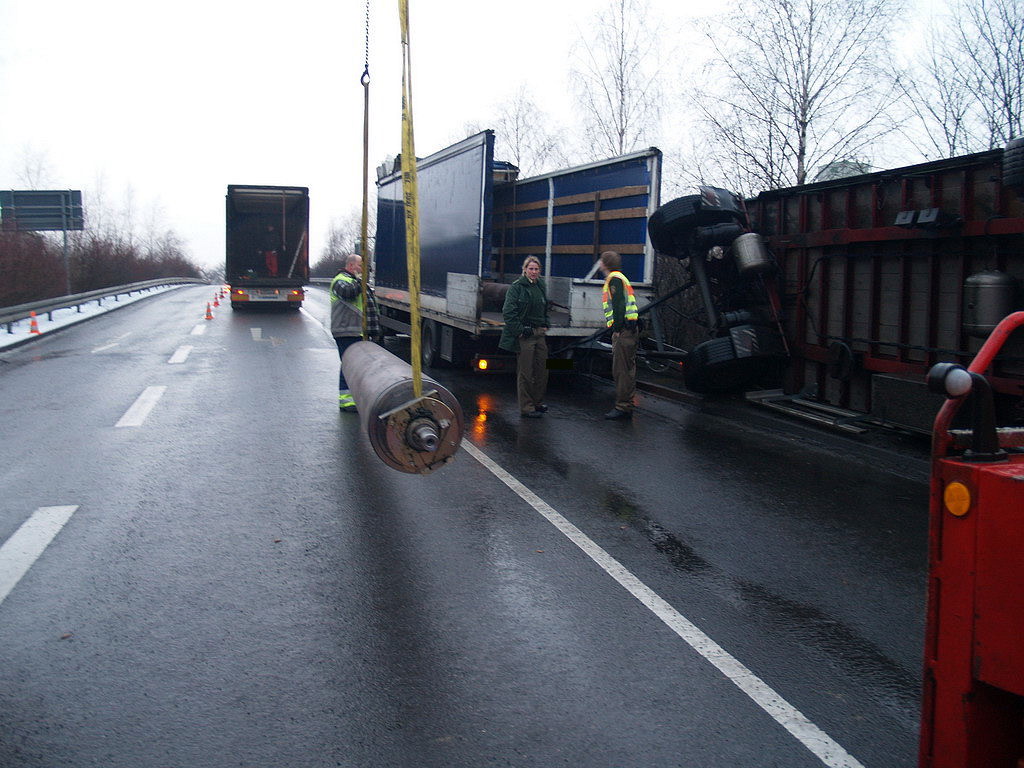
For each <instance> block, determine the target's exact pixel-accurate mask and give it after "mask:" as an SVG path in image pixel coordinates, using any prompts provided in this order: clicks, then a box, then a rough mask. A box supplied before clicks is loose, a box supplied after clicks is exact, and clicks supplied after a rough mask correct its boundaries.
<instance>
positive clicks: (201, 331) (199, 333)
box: [192, 325, 206, 336]
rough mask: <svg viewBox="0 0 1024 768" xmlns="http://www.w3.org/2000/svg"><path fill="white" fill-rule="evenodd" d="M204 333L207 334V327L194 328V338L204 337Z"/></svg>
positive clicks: (198, 326)
mask: <svg viewBox="0 0 1024 768" xmlns="http://www.w3.org/2000/svg"><path fill="white" fill-rule="evenodd" d="M204 333H206V326H205V325H197V326H195V327H193V328H192V335H193V336H202V335H203V334H204Z"/></svg>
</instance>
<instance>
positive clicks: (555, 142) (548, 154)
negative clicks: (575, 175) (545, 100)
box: [494, 85, 568, 176]
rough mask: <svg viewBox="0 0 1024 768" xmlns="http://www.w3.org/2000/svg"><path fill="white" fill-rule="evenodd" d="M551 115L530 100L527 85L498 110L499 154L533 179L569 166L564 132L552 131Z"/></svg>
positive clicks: (497, 149) (497, 134)
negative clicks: (548, 115) (540, 174)
mask: <svg viewBox="0 0 1024 768" xmlns="http://www.w3.org/2000/svg"><path fill="white" fill-rule="evenodd" d="M549 125H550V121H549V119H548V117H547V115H545V114H544V112H543V111H542V110H541V109H540V108H539V107H538V106H537V104H536V102H534V100H533V99H532V98H530V95H529V93H527V90H526V86H525V85H521V86H519V89H518V90H517V91H516V92H515V94H514V95H513V96H512V97H511V98H510V99H508V101H506V102H504V103H503V104H502V105H500V106H499V108H498V116H497V121H496V123H495V126H494V127H495V144H496V147H495V155H496V156H497V155H500V156H501V159H502V160H507V161H508V162H510V163H512V164H513V165H515V166H516V167H517V168H519V171H520V174H521V175H522V176H533V175H536V174H539V173H544V172H546V171H550V170H554V169H555V168H558V167H561V166H564V165H566V164H567V163H568V159H567V156H566V153H565V151H564V144H565V141H564V138H563V137H562V134H561V131H559V130H557V129H555V130H552V129H551V128H549Z"/></svg>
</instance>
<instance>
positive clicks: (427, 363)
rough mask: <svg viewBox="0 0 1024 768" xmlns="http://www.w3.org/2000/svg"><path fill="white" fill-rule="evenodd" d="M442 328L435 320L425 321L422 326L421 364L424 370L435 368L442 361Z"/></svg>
mask: <svg viewBox="0 0 1024 768" xmlns="http://www.w3.org/2000/svg"><path fill="white" fill-rule="evenodd" d="M438 331H440V328H438V327H437V323H435V322H434V321H433V320H424V321H423V325H421V326H420V364H421V365H422V366H423V367H424V368H433V367H434V366H436V365H437V363H438V361H439V360H440V356H439V355H438V350H440V348H441V347H440V344H441V334H440V333H439V332H438Z"/></svg>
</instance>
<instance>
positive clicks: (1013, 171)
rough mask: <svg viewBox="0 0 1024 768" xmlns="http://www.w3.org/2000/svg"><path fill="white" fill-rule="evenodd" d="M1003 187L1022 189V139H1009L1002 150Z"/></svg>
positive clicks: (1023, 176) (1023, 182)
mask: <svg viewBox="0 0 1024 768" xmlns="http://www.w3.org/2000/svg"><path fill="white" fill-rule="evenodd" d="M1003 186H1004V187H1024V138H1021V139H1011V140H1010V141H1009V143H1008V144H1007V145H1006V148H1005V149H1003Z"/></svg>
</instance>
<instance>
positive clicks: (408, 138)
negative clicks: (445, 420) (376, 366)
mask: <svg viewBox="0 0 1024 768" xmlns="http://www.w3.org/2000/svg"><path fill="white" fill-rule="evenodd" d="M398 16H399V23H400V25H401V28H402V196H403V198H404V201H405V258H406V269H407V270H408V272H409V325H410V326H411V327H412V328H411V330H410V337H411V342H412V344H411V349H410V351H409V356H410V358H411V362H412V385H413V396H414V397H416V398H420V397H422V396H423V370H422V363H421V361H420V217H419V210H418V204H417V193H416V149H415V145H414V142H413V131H412V58H411V55H410V52H409V0H398Z"/></svg>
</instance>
